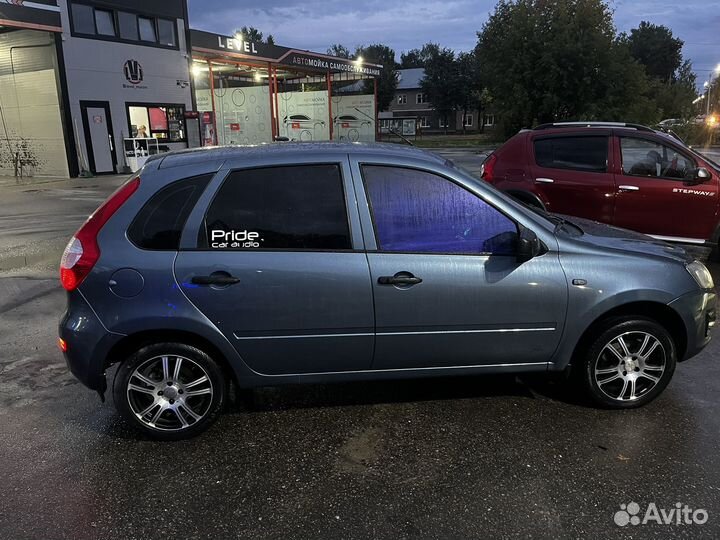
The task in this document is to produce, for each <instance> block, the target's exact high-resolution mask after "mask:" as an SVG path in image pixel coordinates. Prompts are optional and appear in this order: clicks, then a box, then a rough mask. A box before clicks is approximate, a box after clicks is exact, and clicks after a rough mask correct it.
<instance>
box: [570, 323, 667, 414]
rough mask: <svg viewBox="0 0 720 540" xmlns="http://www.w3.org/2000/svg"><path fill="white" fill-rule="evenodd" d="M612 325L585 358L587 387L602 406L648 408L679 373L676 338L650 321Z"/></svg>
mask: <svg viewBox="0 0 720 540" xmlns="http://www.w3.org/2000/svg"><path fill="white" fill-rule="evenodd" d="M609 324H610V326H609V327H608V328H607V329H606V330H605V331H603V332H602V333H601V334H600V335H599V336H598V337H597V338H596V339H595V340H594V341H593V342H592V344H591V345H590V347H589V348H588V349H587V352H586V354H585V357H584V358H583V362H582V379H583V383H584V385H585V387H586V389H587V390H588V392H589V393H590V396H591V397H592V398H593V400H594V401H595V402H596V403H598V404H600V405H602V406H605V407H610V408H614V409H629V408H633V407H640V406H642V405H645V404H646V403H649V402H650V401H652V400H653V399H655V398H656V397H657V396H658V395H660V393H661V392H662V391H663V390H664V389H665V387H666V386H667V385H668V383H669V382H670V379H671V378H672V376H673V373H674V371H675V363H676V351H675V345H674V343H673V340H672V337H671V336H670V334H669V333H668V331H667V330H665V328H663V327H662V326H660V325H659V324H658V323H656V322H655V321H652V320H650V319H643V318H632V319H620V320H615V321H613V322H610V323H609Z"/></svg>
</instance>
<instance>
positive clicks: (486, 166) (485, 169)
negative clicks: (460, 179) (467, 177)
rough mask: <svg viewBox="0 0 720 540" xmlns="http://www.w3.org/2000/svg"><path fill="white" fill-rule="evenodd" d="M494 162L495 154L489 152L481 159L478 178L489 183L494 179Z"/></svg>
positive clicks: (495, 159) (495, 160) (495, 161)
mask: <svg viewBox="0 0 720 540" xmlns="http://www.w3.org/2000/svg"><path fill="white" fill-rule="evenodd" d="M495 163H497V156H496V155H495V154H490V156H489V157H488V158H487V159H486V160H485V161H483V164H482V165H481V166H480V178H482V179H483V180H485V181H486V182H489V183H491V184H492V182H493V180H495V176H494V173H495Z"/></svg>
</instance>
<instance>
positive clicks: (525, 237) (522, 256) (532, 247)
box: [517, 225, 545, 263]
mask: <svg viewBox="0 0 720 540" xmlns="http://www.w3.org/2000/svg"><path fill="white" fill-rule="evenodd" d="M544 248H545V246H544V245H543V243H542V242H541V241H540V239H539V238H538V237H537V235H536V234H535V233H534V232H533V231H531V230H530V229H528V228H526V227H523V226H522V225H520V233H519V234H518V241H517V262H519V263H524V262H527V261H529V260H530V259H533V258H535V257H537V256H538V255H542V254H543V253H544Z"/></svg>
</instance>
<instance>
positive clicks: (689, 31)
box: [189, 0, 720, 81]
mask: <svg viewBox="0 0 720 540" xmlns="http://www.w3.org/2000/svg"><path fill="white" fill-rule="evenodd" d="M189 4H190V26H191V27H192V28H196V29H199V30H207V31H210V32H217V33H225V34H230V33H232V32H233V31H234V30H235V29H236V28H239V27H241V26H245V25H247V26H254V27H256V28H258V29H260V30H261V31H262V32H264V33H266V34H267V33H271V34H273V36H274V37H275V43H277V44H278V45H285V46H288V47H297V48H303V49H309V50H313V51H317V52H325V50H326V49H327V48H328V47H329V46H330V45H331V44H333V43H342V44H344V45H346V46H347V47H348V48H349V49H351V50H353V49H354V48H355V46H356V45H360V44H369V43H373V42H380V43H385V44H387V45H389V46H391V47H392V48H393V49H395V52H396V54H397V57H398V60H399V59H400V53H401V52H403V51H406V50H408V49H412V48H416V47H420V46H421V45H422V44H423V43H426V42H428V41H433V42H436V43H440V44H441V45H443V46H445V47H450V48H452V49H455V50H456V51H461V50H470V49H472V48H473V47H474V46H475V42H476V34H475V33H476V31H477V30H479V29H480V28H481V27H482V24H483V23H484V22H485V21H486V20H487V17H488V13H489V12H490V11H492V9H493V7H494V6H495V4H496V0H408V1H400V2H397V1H395V2H393V1H388V0H354V1H353V0H301V1H297V0H259V1H257V2H254V1H250V2H248V1H247V0H246V1H244V2H233V1H231V0H189ZM248 4H255V6H257V7H248ZM610 4H611V6H612V7H613V8H614V10H615V25H616V26H617V28H618V30H620V31H628V30H630V29H631V28H633V27H635V26H637V25H638V24H639V23H640V21H642V20H647V21H650V22H652V23H655V24H664V25H666V26H669V27H670V28H671V29H672V30H673V32H674V34H675V35H676V36H677V37H680V38H681V39H683V40H684V41H685V49H684V54H685V57H686V58H689V59H690V60H692V62H693V66H694V68H695V70H696V73H697V75H698V78H699V79H700V80H701V81H702V80H705V79H707V77H708V75H709V71H710V70H711V69H713V68H714V67H715V66H716V65H717V64H718V63H720V0H682V1H681V0H614V1H612V0H611V2H610Z"/></svg>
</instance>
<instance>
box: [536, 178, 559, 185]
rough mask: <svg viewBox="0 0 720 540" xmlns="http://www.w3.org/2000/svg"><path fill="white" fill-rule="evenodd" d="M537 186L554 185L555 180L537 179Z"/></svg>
mask: <svg viewBox="0 0 720 540" xmlns="http://www.w3.org/2000/svg"><path fill="white" fill-rule="evenodd" d="M535 183H536V184H554V183H555V180H553V179H552V178H536V179H535Z"/></svg>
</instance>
